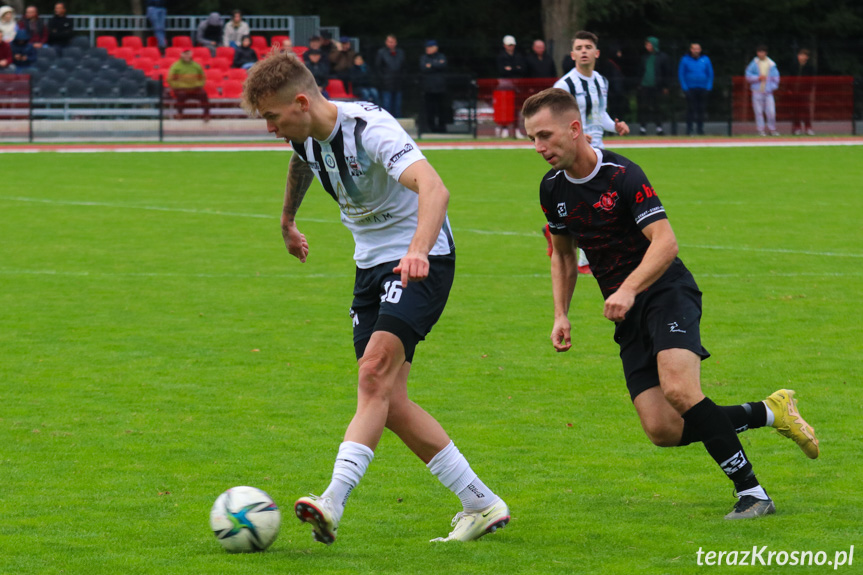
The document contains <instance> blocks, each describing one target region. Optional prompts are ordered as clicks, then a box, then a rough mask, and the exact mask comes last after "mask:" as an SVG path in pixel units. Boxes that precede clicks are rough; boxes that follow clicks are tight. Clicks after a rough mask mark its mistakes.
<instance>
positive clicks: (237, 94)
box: [222, 80, 243, 98]
mask: <svg viewBox="0 0 863 575" xmlns="http://www.w3.org/2000/svg"><path fill="white" fill-rule="evenodd" d="M242 96H243V83H242V82H239V81H237V80H225V81H224V82H222V97H223V98H241V97H242Z"/></svg>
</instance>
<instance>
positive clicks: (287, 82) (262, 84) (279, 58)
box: [240, 48, 320, 116]
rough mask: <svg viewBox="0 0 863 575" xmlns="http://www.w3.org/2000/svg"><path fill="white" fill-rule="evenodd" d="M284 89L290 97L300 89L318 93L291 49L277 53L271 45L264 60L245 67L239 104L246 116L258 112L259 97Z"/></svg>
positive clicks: (306, 69) (310, 74)
mask: <svg viewBox="0 0 863 575" xmlns="http://www.w3.org/2000/svg"><path fill="white" fill-rule="evenodd" d="M277 92H285V94H286V95H287V96H288V97H293V96H296V95H297V94H299V93H300V92H310V93H319V92H320V91H319V89H318V86H317V84H316V83H315V77H314V76H312V73H311V72H310V71H309V69H308V68H306V65H305V64H304V63H303V62H302V60H300V59H299V58H297V56H296V55H295V54H294V53H293V52H280V51H279V50H278V49H276V48H274V49H273V51H271V52H270V54H269V55H268V56H267V58H266V59H264V60H261V61H260V62H258V63H257V64H255V65H254V66H252V68H251V69H250V70H249V75H248V77H247V78H246V81H245V82H244V83H243V99H242V101H241V102H240V105H241V106H242V107H243V109H244V110H245V111H246V113H248V114H249V115H250V116H254V115H255V114H257V113H258V107H259V106H260V103H261V100H262V99H264V98H266V97H267V96H270V95H272V94H275V93H277Z"/></svg>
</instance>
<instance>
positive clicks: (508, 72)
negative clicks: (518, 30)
mask: <svg viewBox="0 0 863 575" xmlns="http://www.w3.org/2000/svg"><path fill="white" fill-rule="evenodd" d="M524 74H525V69H524V56H522V55H521V54H519V53H518V52H516V51H515V37H514V36H510V35H509V34H507V35H506V36H504V37H503V49H502V50H501V51H500V53H499V54H498V55H497V76H498V78H524Z"/></svg>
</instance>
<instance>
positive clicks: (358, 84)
mask: <svg viewBox="0 0 863 575" xmlns="http://www.w3.org/2000/svg"><path fill="white" fill-rule="evenodd" d="M350 77H351V85H352V86H353V87H354V89H355V90H356V89H357V88H371V87H372V86H373V85H374V83H375V82H374V77H373V76H372V71H371V69H369V65H368V64H366V63H365V62H364V63H363V65H362V66H357V65H356V64H354V65H353V66H351V76H350Z"/></svg>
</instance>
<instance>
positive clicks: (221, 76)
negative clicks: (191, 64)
mask: <svg viewBox="0 0 863 575" xmlns="http://www.w3.org/2000/svg"><path fill="white" fill-rule="evenodd" d="M204 75H205V76H207V84H221V83H222V82H223V81H224V80H225V73H224V72H223V71H222V70H204Z"/></svg>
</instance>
